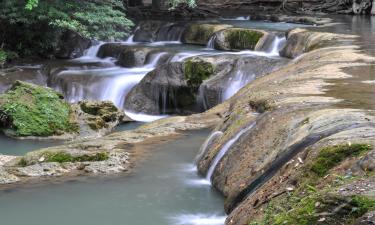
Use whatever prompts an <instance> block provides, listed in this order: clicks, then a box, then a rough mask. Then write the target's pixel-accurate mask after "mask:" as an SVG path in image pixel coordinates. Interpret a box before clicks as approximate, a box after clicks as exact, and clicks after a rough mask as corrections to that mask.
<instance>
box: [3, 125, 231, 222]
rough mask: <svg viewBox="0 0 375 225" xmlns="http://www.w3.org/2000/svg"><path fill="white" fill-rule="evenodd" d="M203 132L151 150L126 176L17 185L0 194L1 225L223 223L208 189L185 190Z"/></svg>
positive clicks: (219, 208)
mask: <svg viewBox="0 0 375 225" xmlns="http://www.w3.org/2000/svg"><path fill="white" fill-rule="evenodd" d="M207 135H208V131H207V130H204V131H194V132H190V133H189V134H187V135H186V136H185V137H183V138H181V139H179V140H176V141H171V142H167V143H164V144H162V145H159V146H157V147H155V148H153V149H152V150H151V151H152V152H151V153H152V155H151V156H150V158H149V159H147V160H146V161H145V162H144V163H142V165H141V166H139V169H138V170H137V171H136V172H135V173H134V174H133V175H132V176H130V177H117V178H87V179H86V180H85V181H76V182H68V183H62V184H49V185H42V186H38V187H23V188H18V189H13V190H12V191H6V192H4V191H3V192H0V218H1V224H4V225H5V224H6V225H24V224H28V225H66V224H79V225H121V224H122V225H172V224H201V225H204V224H207V225H208V224H223V221H224V218H225V217H224V213H223V199H222V197H221V196H220V194H218V193H216V192H215V191H213V190H212V189H211V187H210V186H189V185H188V184H187V182H186V181H187V180H190V179H198V178H199V177H198V176H197V174H196V171H195V170H194V167H193V165H192V164H191V163H192V162H193V160H194V157H195V155H196V154H197V151H198V149H199V147H200V145H201V144H202V143H203V142H204V139H205V138H206V137H207Z"/></svg>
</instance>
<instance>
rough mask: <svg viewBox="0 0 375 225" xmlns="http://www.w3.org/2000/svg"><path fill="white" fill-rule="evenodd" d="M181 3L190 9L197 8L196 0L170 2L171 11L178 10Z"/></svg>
mask: <svg viewBox="0 0 375 225" xmlns="http://www.w3.org/2000/svg"><path fill="white" fill-rule="evenodd" d="M181 3H186V4H187V5H188V6H189V7H190V8H194V7H196V6H197V4H196V2H195V0H169V4H170V5H171V9H174V8H176V7H177V6H178V5H179V4H181Z"/></svg>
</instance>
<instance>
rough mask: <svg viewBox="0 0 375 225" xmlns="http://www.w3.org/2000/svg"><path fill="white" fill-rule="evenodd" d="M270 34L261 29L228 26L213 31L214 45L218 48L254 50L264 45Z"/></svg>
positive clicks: (270, 37)
mask: <svg viewBox="0 0 375 225" xmlns="http://www.w3.org/2000/svg"><path fill="white" fill-rule="evenodd" d="M268 39H272V36H271V34H268V33H267V32H265V31H262V30H253V29H245V28H228V29H224V30H221V31H219V32H216V33H215V38H214V47H215V49H218V50H225V51H228V50H237V51H239V50H256V49H257V48H260V47H261V46H263V45H264V43H265V42H267V40H268Z"/></svg>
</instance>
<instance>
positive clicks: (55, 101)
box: [0, 81, 78, 136]
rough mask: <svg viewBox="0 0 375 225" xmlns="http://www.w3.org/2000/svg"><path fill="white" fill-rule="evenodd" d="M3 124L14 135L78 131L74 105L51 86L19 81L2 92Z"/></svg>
mask: <svg viewBox="0 0 375 225" xmlns="http://www.w3.org/2000/svg"><path fill="white" fill-rule="evenodd" d="M0 112H1V113H0V114H1V115H3V118H6V121H2V123H0V126H1V127H2V128H3V129H6V131H7V132H8V133H9V134H11V135H14V136H50V135H60V134H63V133H64V132H77V131H78V125H77V124H76V123H73V122H71V118H70V114H71V108H70V105H69V104H68V103H67V102H65V101H64V100H63V97H62V95H61V94H59V93H57V92H55V91H54V90H52V89H50V88H45V87H40V86H37V85H33V84H29V83H26V82H21V81H16V82H15V83H14V84H13V86H12V87H11V88H10V89H9V90H8V91H7V92H6V93H5V94H2V95H0Z"/></svg>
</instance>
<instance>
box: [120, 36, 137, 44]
mask: <svg viewBox="0 0 375 225" xmlns="http://www.w3.org/2000/svg"><path fill="white" fill-rule="evenodd" d="M123 43H124V44H133V43H135V42H134V34H132V35H130V36H129V37H128V39H127V40H126V41H124V42H123Z"/></svg>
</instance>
